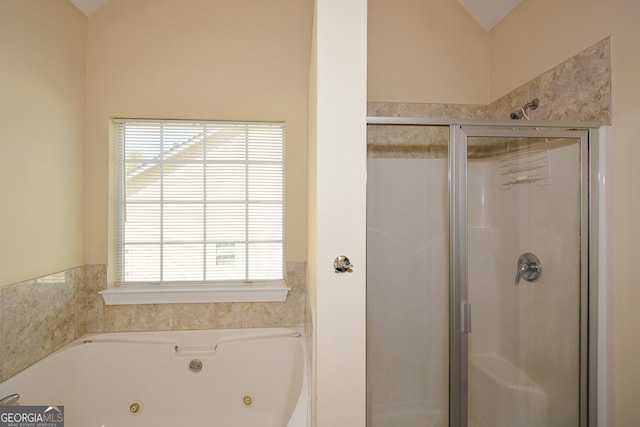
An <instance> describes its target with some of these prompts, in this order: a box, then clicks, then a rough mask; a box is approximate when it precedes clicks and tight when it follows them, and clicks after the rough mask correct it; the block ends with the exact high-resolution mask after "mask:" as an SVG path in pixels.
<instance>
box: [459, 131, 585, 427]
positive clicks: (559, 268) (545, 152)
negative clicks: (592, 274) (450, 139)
mask: <svg viewBox="0 0 640 427" xmlns="http://www.w3.org/2000/svg"><path fill="white" fill-rule="evenodd" d="M483 132H484V134H491V132H490V131H486V130H484V131H475V133H474V131H473V130H471V131H468V132H467V135H466V147H465V148H466V186H467V188H466V204H467V207H466V215H467V218H466V240H467V241H466V246H467V248H466V249H467V250H466V252H467V265H466V289H464V288H463V289H461V291H460V302H461V306H460V307H461V308H460V311H461V312H460V314H461V318H462V320H461V325H460V326H461V329H462V331H463V335H462V341H463V344H462V347H463V351H464V353H465V354H463V355H462V356H461V360H460V362H461V363H462V364H464V365H465V367H464V369H463V373H462V375H464V376H466V379H467V381H468V383H467V387H466V402H465V401H464V400H465V397H463V398H462V403H463V404H464V405H465V406H466V412H467V413H466V414H465V415H466V417H465V418H466V422H467V425H468V426H470V427H489V426H490V427H512V426H518V427H579V426H583V425H586V424H583V423H584V422H585V412H584V410H585V408H586V405H584V402H586V396H585V392H586V383H585V378H586V375H584V374H585V373H586V356H585V355H586V351H584V350H585V348H586V347H585V346H586V345H587V344H586V329H587V328H586V314H585V313H586V310H585V308H586V297H587V296H586V294H587V287H586V286H587V273H586V265H587V262H586V260H587V258H586V257H587V246H586V245H587V242H586V237H585V236H586V235H587V233H586V227H587V206H588V205H587V197H588V192H587V191H586V185H587V179H586V168H585V165H584V163H586V159H587V155H586V153H587V151H586V147H587V138H586V133H585V132H568V133H566V132H565V133H563V132H559V131H548V132H547V134H546V135H545V134H544V132H539V131H538V132H537V133H536V134H533V133H531V132H529V133H527V132H494V135H493V136H491V137H487V136H484V134H483ZM472 135H475V136H472ZM464 370H466V372H464ZM462 425H464V422H463V423H462Z"/></svg>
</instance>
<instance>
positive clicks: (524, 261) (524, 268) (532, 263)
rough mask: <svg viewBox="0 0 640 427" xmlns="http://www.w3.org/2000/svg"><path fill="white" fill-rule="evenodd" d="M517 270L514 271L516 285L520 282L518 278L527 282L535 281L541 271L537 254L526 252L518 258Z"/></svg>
mask: <svg viewBox="0 0 640 427" xmlns="http://www.w3.org/2000/svg"><path fill="white" fill-rule="evenodd" d="M517 266H518V270H517V271H516V286H518V284H519V283H520V278H523V279H524V280H526V281H528V282H535V281H536V280H538V276H540V273H542V265H541V264H540V260H539V259H538V257H537V256H535V255H534V254H532V253H529V252H526V253H524V254H522V255H520V258H518V264H517Z"/></svg>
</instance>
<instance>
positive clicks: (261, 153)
mask: <svg viewBox="0 0 640 427" xmlns="http://www.w3.org/2000/svg"><path fill="white" fill-rule="evenodd" d="M114 122H115V126H116V138H117V157H118V162H117V163H118V165H119V167H118V169H119V171H118V173H117V176H118V203H119V206H118V207H119V209H118V215H117V217H118V218H117V227H116V234H117V236H116V238H117V243H116V245H117V263H118V265H117V269H116V270H117V274H118V282H119V283H121V284H140V283H176V282H185V283H200V282H201V283H211V282H214V283H215V282H224V283H228V282H251V281H260V282H262V281H270V280H283V278H284V277H283V274H284V273H283V272H284V262H283V259H284V256H283V252H284V245H283V234H284V224H283V222H284V177H283V173H284V172H283V157H284V124H282V123H261V122H211V121H206V122H204V121H198V122H190V121H178V120H171V121H147V120H124V119H118V120H115V121H114Z"/></svg>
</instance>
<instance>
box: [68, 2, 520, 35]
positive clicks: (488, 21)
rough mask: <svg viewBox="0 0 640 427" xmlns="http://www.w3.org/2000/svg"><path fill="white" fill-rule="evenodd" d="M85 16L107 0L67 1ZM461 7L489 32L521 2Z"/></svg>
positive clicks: (469, 3)
mask: <svg viewBox="0 0 640 427" xmlns="http://www.w3.org/2000/svg"><path fill="white" fill-rule="evenodd" d="M69 1H70V2H71V3H73V4H74V5H75V6H76V7H77V8H78V9H80V10H81V11H82V12H83V13H84V14H85V15H87V16H91V15H92V14H93V13H94V12H95V11H96V10H98V9H100V7H101V6H102V5H103V4H104V3H105V2H106V1H107V0H69ZM458 1H459V2H460V3H461V4H462V6H464V8H465V9H466V10H467V11H468V12H469V13H470V14H471V15H472V16H473V17H474V18H475V19H476V21H478V23H479V24H480V25H482V27H483V28H484V29H485V30H487V31H489V30H491V29H492V28H493V27H494V26H495V25H496V24H497V23H498V22H500V20H502V18H504V17H505V16H507V14H508V13H509V12H511V10H513V9H514V8H515V7H516V6H517V5H518V4H519V3H520V2H521V1H522V0H458Z"/></svg>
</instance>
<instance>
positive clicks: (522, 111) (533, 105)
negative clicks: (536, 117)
mask: <svg viewBox="0 0 640 427" xmlns="http://www.w3.org/2000/svg"><path fill="white" fill-rule="evenodd" d="M539 105H540V100H539V99H538V98H534V99H532V100H531V101H529V102H527V103H526V104H524V105H523V106H522V107H521V108H518V109H517V110H516V111H514V112H513V113H511V119H513V120H520V119H521V118H522V117H524V118H525V119H527V120H529V116H527V110H529V109H531V110H535V109H537V108H538V106H539Z"/></svg>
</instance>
